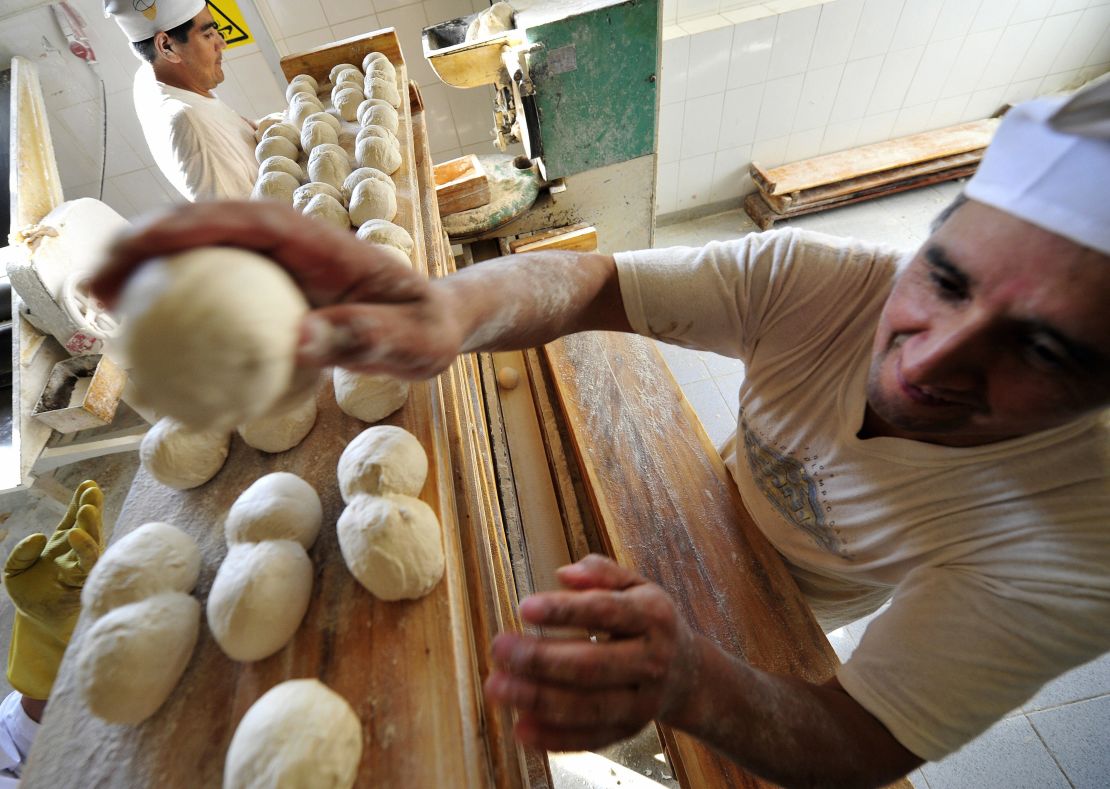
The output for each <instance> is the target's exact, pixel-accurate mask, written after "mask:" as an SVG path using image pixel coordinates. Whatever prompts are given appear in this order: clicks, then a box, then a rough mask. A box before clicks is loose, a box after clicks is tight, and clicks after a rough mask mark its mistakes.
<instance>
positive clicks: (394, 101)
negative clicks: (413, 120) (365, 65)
mask: <svg viewBox="0 0 1110 789" xmlns="http://www.w3.org/2000/svg"><path fill="white" fill-rule="evenodd" d="M362 89H363V92H364V93H365V94H366V98H368V99H383V100H384V101H387V102H389V104H390V106H392V107H394V108H395V109H396V108H398V107H400V106H401V93H400V91H398V90H397V82H396V80H392V79H388V78H386V77H384V76H377V75H375V74H373V73H371V75H370V76H368V77H367V78H366V80H365V81H364V82H363V83H362Z"/></svg>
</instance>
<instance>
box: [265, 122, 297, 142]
mask: <svg viewBox="0 0 1110 789" xmlns="http://www.w3.org/2000/svg"><path fill="white" fill-rule="evenodd" d="M270 137H284V138H285V139H287V140H289V142H291V143H293V144H294V145H299V144H300V141H301V136H300V135H299V134H297V127H296V126H294V125H293V124H292V123H284V122H283V123H275V124H274V125H272V126H271V127H270V128H268V129H267V130H266V133H265V134H263V135H262V139H263V140H265V139H268V138H270Z"/></svg>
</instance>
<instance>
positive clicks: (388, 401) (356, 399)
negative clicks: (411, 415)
mask: <svg viewBox="0 0 1110 789" xmlns="http://www.w3.org/2000/svg"><path fill="white" fill-rule="evenodd" d="M332 383H333V385H334V387H335V402H336V403H337V404H338V405H339V408H340V410H342V411H343V413H345V414H347V415H348V416H353V417H354V418H355V419H361V420H362V421H363V422H378V421H380V420H382V419H385V418H386V417H387V416H389V415H390V414H392V413H393V412H394V411H397V410H398V409H399V408H400V407H401V406H403V405H404V404H405V401H407V400H408V399H409V382H408V381H402V380H401V379H400V378H393V377H391V376H388V375H366V374H365V373H356V372H354V371H352V370H346V369H344V368H342V367H336V368H335V369H334V370H333V372H332Z"/></svg>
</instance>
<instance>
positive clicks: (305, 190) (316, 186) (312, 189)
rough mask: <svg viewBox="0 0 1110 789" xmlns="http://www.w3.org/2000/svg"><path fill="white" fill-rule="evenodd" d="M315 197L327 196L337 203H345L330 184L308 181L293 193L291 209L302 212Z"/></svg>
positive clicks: (338, 192)
mask: <svg viewBox="0 0 1110 789" xmlns="http://www.w3.org/2000/svg"><path fill="white" fill-rule="evenodd" d="M316 195H327V196H328V197H331V198H332V199H334V200H335V201H336V202H337V203H346V202H347V201H346V200H344V199H343V195H342V194H341V193H340V191H339V190H338V189H336V188H335V187H334V186H332V185H331V184H326V183H324V182H323V181H309V182H308V183H307V184H305V185H304V186H299V187H297V189H296V190H295V191H294V192H293V207H294V208H296V209H297V210H298V211H304V210H305V208H307V207H308V203H309V201H310V200H312V198H314V197H316Z"/></svg>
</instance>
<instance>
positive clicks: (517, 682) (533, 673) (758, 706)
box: [94, 83, 1110, 786]
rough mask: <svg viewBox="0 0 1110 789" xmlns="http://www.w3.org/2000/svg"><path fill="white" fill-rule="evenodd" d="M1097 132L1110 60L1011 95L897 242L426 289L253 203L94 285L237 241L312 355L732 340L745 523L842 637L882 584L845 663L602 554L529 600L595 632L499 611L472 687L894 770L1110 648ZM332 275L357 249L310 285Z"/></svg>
mask: <svg viewBox="0 0 1110 789" xmlns="http://www.w3.org/2000/svg"><path fill="white" fill-rule="evenodd" d="M1108 138H1110V83H1104V84H1103V86H1101V87H1100V88H1097V89H1095V90H1094V91H1090V92H1086V93H1083V94H1079V95H1077V96H1075V97H1073V98H1072V99H1071V100H1070V101H1065V100H1064V99H1063V98H1056V99H1042V100H1036V101H1033V102H1030V103H1026V104H1023V105H1019V106H1018V107H1016V108H1014V109H1012V110H1011V111H1010V112H1009V113H1008V114H1007V116H1006V117H1005V118H1004V120H1003V122H1002V124H1001V126H1000V128H999V129H998V132H997V136H996V138H995V140H994V142H993V143H992V145H991V146H990V148H989V149H988V151H987V153H986V156H985V158H984V160H983V162H982V165H981V166H980V168H979V171H978V173H977V174H976V175H975V177H974V178H973V179H972V180H971V181H970V182H969V183H968V185H967V188H966V193H965V195H964V196H961V198H960V199H959V200H957V201H956V202H955V203H954V204H953V205H952V206H951V207H950V208H949V210H947V211H946V212H945V213H944V214H942V216H941V217H940V218H939V221H938V223H937V224H936V226H935V228H934V229H933V231H932V233H931V235H930V236H929V237H928V239H926V241H925V242H924V243H923V244H922V246H921V248H920V249H918V250H917V251H916V252H913V253H911V254H902V253H899V252H897V251H895V250H893V249H890V248H887V247H883V246H875V245H871V244H867V243H863V242H859V241H850V240H841V239H836V238H833V237H830V236H825V235H820V234H815V233H810V232H805V231H800V230H795V229H789V228H788V229H780V230H775V231H772V232H768V233H762V234H753V235H749V236H746V237H744V238H742V239H739V240H736V241H730V242H727V243H710V244H708V245H707V246H705V247H703V248H699V249H694V248H674V249H660V250H645V251H640V252H628V253H620V254H617V255H615V256H609V255H602V254H576V253H567V252H557V251H556V252H546V253H537V254H530V255H518V256H513V257H509V258H504V259H501V260H498V261H494V262H490V263H483V264H481V265H478V266H474V267H470V268H467V269H465V270H464V271H462V272H459V273H458V274H455V275H452V276H449V277H446V278H444V279H440V280H434V281H431V282H425V281H424V280H422V279H420V278H419V277H416V276H414V275H413V274H412V273H411V272H406V271H405V270H403V269H401V268H396V269H393V268H391V264H390V263H389V261H386V260H382V259H380V258H379V257H378V256H377V255H375V253H374V252H373V250H372V249H369V248H366V247H360V246H359V245H358V242H357V241H355V240H353V239H352V238H351V234H349V233H341V232H338V231H335V232H333V231H331V230H329V229H326V228H324V227H322V226H321V227H317V224H318V223H316V224H314V223H311V222H310V220H307V219H301V218H299V217H297V216H294V215H293V214H292V213H291V212H289V211H288V210H286V209H284V208H282V207H278V206H272V205H260V204H253V203H241V204H235V205H222V206H216V205H210V206H192V207H186V208H185V209H182V210H180V211H178V212H176V213H174V214H172V215H170V216H168V217H166V218H163V219H161V220H157V221H154V222H152V223H148V224H147V225H145V226H143V227H139V228H137V229H135V230H133V231H131V232H130V234H129V235H128V236H127V237H126V238H124V239H122V240H121V241H120V243H119V244H118V246H117V247H116V249H115V252H114V255H113V257H112V260H111V261H110V262H109V264H108V266H107V267H106V268H105V269H104V270H103V272H102V273H101V274H100V276H99V277H98V279H97V281H96V282H95V283H94V290H95V291H96V292H97V293H98V294H99V295H101V296H102V297H104V298H108V299H111V298H112V297H113V296H114V295H115V294H116V293H117V292H118V290H119V288H120V286H121V284H122V282H123V281H124V280H125V279H126V277H127V275H128V274H129V272H130V271H131V270H132V269H133V268H134V267H135V266H136V265H138V264H139V263H140V262H141V261H143V260H145V259H148V258H151V257H153V256H155V255H158V254H162V253H166V252H170V251H177V250H180V249H183V248H187V247H190V246H199V245H219V244H237V245H245V246H249V247H253V248H255V249H257V250H260V251H263V252H265V253H266V254H269V255H271V256H272V257H273V258H274V259H275V260H277V261H278V262H279V263H280V264H282V265H283V266H285V267H286V268H287V269H288V270H289V271H290V272H291V273H292V274H293V276H294V277H295V278H297V279H299V280H300V281H301V282H305V283H311V286H312V287H311V291H312V293H313V294H315V298H316V304H317V305H318V306H319V307H320V308H319V309H318V310H316V311H315V312H314V313H310V315H309V317H308V318H307V319H306V321H305V323H304V324H303V342H302V346H301V355H302V361H303V362H304V363H306V364H318V365H325V364H338V365H344V366H349V367H353V368H356V369H361V370H365V371H367V372H377V373H382V372H385V373H391V374H395V375H400V376H407V377H419V376H430V375H434V374H436V373H438V372H439V371H441V370H442V369H443V368H444V367H445V366H446V365H447V364H449V363H450V361H451V360H452V359H453V358H454V356H455V355H456V354H457V353H460V352H468V351H476V350H485V351H492V350H503V349H516V348H522V347H531V346H536V345H540V344H543V343H546V342H549V341H551V340H553V339H555V338H557V337H560V336H563V335H566V334H570V333H573V332H579V331H587V330H617V331H635V332H638V333H640V334H643V335H646V336H649V337H654V338H657V339H660V340H663V341H667V342H672V343H677V344H681V345H683V346H686V347H690V348H701V349H706V350H712V351H715V352H717V353H721V354H725V355H728V356H732V357H736V358H739V359H742V360H743V361H744V363H745V365H746V375H745V380H744V383H743V386H742V388H741V393H740V406H741V407H740V414H739V419H738V425H737V430H736V433H735V435H734V436H733V438H732V439H730V440H729V441H728V442H727V443H726V444H725V446H724V447H723V449H722V454H723V456H724V458H725V460H726V464H727V466H728V468H729V469H730V471H731V473H732V475H733V477H734V479H735V481H736V484H737V485H738V487H739V489H740V492H741V494H742V496H743V498H744V501H745V503H746V505H747V507H748V509H749V511H750V513H751V515H752V517H753V518H754V520H755V522H756V523H757V524H758V526H759V528H760V529H761V530H762V531H763V532H764V534H765V535H766V536H767V538H768V539H769V540H770V542H771V543H772V544H773V545H774V546H775V548H777V550H778V551H779V552H780V553H781V555H782V557H783V558H784V560H785V562H786V564H787V567H788V568H789V569H790V571H791V573H792V574H793V576H794V578H795V579H796V580H797V582H798V585H799V587H800V588H801V591H802V592H803V594H804V595H805V597H806V598H807V600H808V601H809V603H810V605H811V607H812V609H813V611H814V613H815V614H816V616H817V618H818V620H819V621H820V623H821V624H822V625H823V626H824V627H825V628H826V630H829V629H832V628H835V627H838V626H841V625H843V624H845V623H847V622H851V621H853V620H855V619H858V618H859V617H862V616H864V615H866V614H869V613H871V612H874V611H875V610H877V609H878V608H879V607H880V606H881V605H882V604H883V603H884V602H886V601H888V600H890V601H891V603H890V606H889V607H888V608H887V609H886V610H885V611H884V612H883V613H882V614H881V615H879V616H878V617H877V618H875V619H874V620H873V621H872V622H871V624H870V625H869V627H868V629H867V631H866V632H865V634H864V635H863V637H862V639H861V642H860V644H859V646H858V648H857V649H856V650H855V652H854V653H853V654H852V656H851V657H850V659H849V660H848V661H847V662H846V663H845V664H844V665H843V666H841V667H840V668H839V670H838V672H837V674H836V676H835V677H834V678H832V679H830V680H828V681H827V682H824V683H820V684H817V683H810V682H805V681H803V680H798V679H790V678H783V677H779V676H775V675H772V674H768V673H765V672H762V671H760V670H758V669H756V668H754V667H752V666H750V665H748V664H747V663H746V662H745V661H744V660H743V659H742V658H740V657H737V656H734V655H729V654H726V653H725V652H724V651H722V650H721V649H720V648H719V647H717V646H716V645H715V644H714V643H712V642H710V641H709V640H708V639H706V638H704V637H702V636H700V635H699V634H697V633H695V632H693V631H692V630H691V628H690V627H689V626H688V625H687V624H686V623H685V622H684V621H683V620H682V618H681V616H680V615H679V613H678V611H677V608H676V606H675V605H674V603H673V602H672V601H671V599H670V598H669V597H668V596H667V595H666V594H665V593H664V592H663V591H662V590H661V589H660V588H659V587H658V586H656V585H655V584H653V583H650V582H648V581H647V580H646V579H644V578H643V577H641V576H640V575H638V574H637V573H636V572H635V571H634V570H632V569H629V568H625V567H620V566H618V565H616V564H615V563H613V562H611V561H609V560H608V559H605V558H602V557H589V558H587V559H584V560H582V561H580V562H578V563H576V564H573V565H570V566H568V567H565V568H562V569H561V570H560V571H559V580H560V581H561V582H562V584H563V586H564V587H565V588H564V590H562V591H556V592H549V593H543V594H538V595H534V596H532V597H530V598H527V599H526V600H524V601H523V602H522V603H521V606H520V613H521V617H522V619H523V620H524V621H525V622H526V623H528V624H530V625H537V626H541V627H567V626H570V627H575V628H581V629H586V630H589V631H593V632H598V633H607V634H609V638H607V639H606V638H602V639H599V640H598V641H597V642H593V641H571V640H565V639H550V640H549V639H546V638H544V637H542V636H539V635H533V634H527V635H526V634H502V635H501V636H499V637H498V639H497V640H496V641H495V643H494V647H493V662H494V666H495V670H494V671H493V672H492V673H491V675H490V677H489V678H488V680H487V684H486V693H487V696H488V698H490V699H491V701H493V702H494V703H505V704H509V705H512V706H513V707H515V708H516V710H517V711H518V713H519V722H518V725H517V728H516V732H517V735H518V737H519V738H520V739H522V740H523V741H524V742H526V743H528V744H530V745H534V746H537V747H540V748H546V749H550V750H578V749H586V748H595V747H600V746H603V745H605V744H608V743H610V742H612V741H614V740H616V739H619V738H622V737H626V736H629V735H631V734H633V733H634V732H636V731H637V730H639V729H640V728H641V727H642V726H643V725H644V724H646V723H647V722H649V721H651V720H653V719H654V720H659V721H662V722H664V723H666V724H668V725H670V726H673V727H676V728H678V729H681V730H683V731H686V732H688V733H690V734H691V735H693V736H695V737H698V738H700V739H701V740H703V741H704V742H706V743H708V744H709V745H711V746H712V747H714V748H715V749H717V750H718V751H720V752H722V753H724V754H727V755H728V756H729V757H730V758H732V759H734V760H735V761H736V762H737V763H739V764H741V765H742V766H743V767H745V768H746V769H748V770H750V771H752V772H754V773H757V774H759V775H761V776H764V777H765V778H768V779H770V780H772V781H774V782H777V783H780V784H784V785H811V784H822V785H833V786H842V785H843V786H847V785H880V784H885V783H888V782H890V781H892V780H894V779H896V778H898V777H899V776H902V775H905V774H906V773H908V772H909V771H911V770H913V769H914V768H916V767H917V766H918V765H920V764H921V763H922V762H923V761H925V760H937V759H941V758H943V757H944V756H945V755H947V754H949V753H952V752H953V751H955V750H957V749H959V748H960V747H961V746H962V745H964V744H965V743H967V742H969V741H970V740H971V739H973V738H974V737H976V736H977V735H978V734H980V733H981V732H983V731H984V730H985V729H987V728H988V727H989V726H990V725H991V724H992V723H993V722H995V721H997V720H998V719H1000V718H1002V717H1003V716H1004V715H1005V714H1006V712H1008V711H1009V710H1011V709H1014V708H1016V707H1018V706H1019V705H1021V704H1022V703H1023V702H1024V701H1026V700H1027V699H1029V698H1030V697H1031V696H1032V695H1033V694H1034V693H1035V692H1036V691H1037V690H1038V688H1040V687H1041V686H1042V685H1043V684H1044V683H1046V682H1048V681H1049V680H1051V679H1052V678H1054V677H1056V676H1059V675H1060V674H1062V673H1064V672H1065V671H1067V670H1069V669H1071V668H1073V667H1075V666H1078V665H1080V664H1082V663H1084V662H1086V661H1089V660H1092V659H1094V658H1096V657H1097V656H1099V655H1100V654H1102V653H1104V652H1106V651H1107V650H1110V627H1107V622H1110V523H1108V521H1107V513H1110V426H1108V424H1107V420H1108V415H1110V411H1108V406H1110V311H1108V310H1107V305H1110V202H1108V201H1107V200H1105V199H1104V197H1105V184H1106V183H1107V181H1108V180H1110V139H1108ZM324 260H333V261H334V262H335V265H334V266H333V267H330V268H325V267H323V266H321V262H322V261H324ZM324 271H328V272H346V273H343V274H340V273H336V274H334V275H332V274H329V275H328V276H333V278H334V280H335V281H334V282H331V283H330V284H329V285H328V286H327V287H324V286H323V285H322V282H321V272H324ZM375 283H379V284H375ZM380 283H388V284H386V285H384V286H383V285H381V284H380ZM352 292H358V293H360V294H362V295H361V297H360V301H359V303H353V304H352V303H336V304H330V303H329V302H331V301H336V302H338V301H340V299H342V298H343V294H349V293H352ZM375 294H377V295H375ZM532 632H533V633H535V632H539V631H538V629H535V630H533V631H532Z"/></svg>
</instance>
